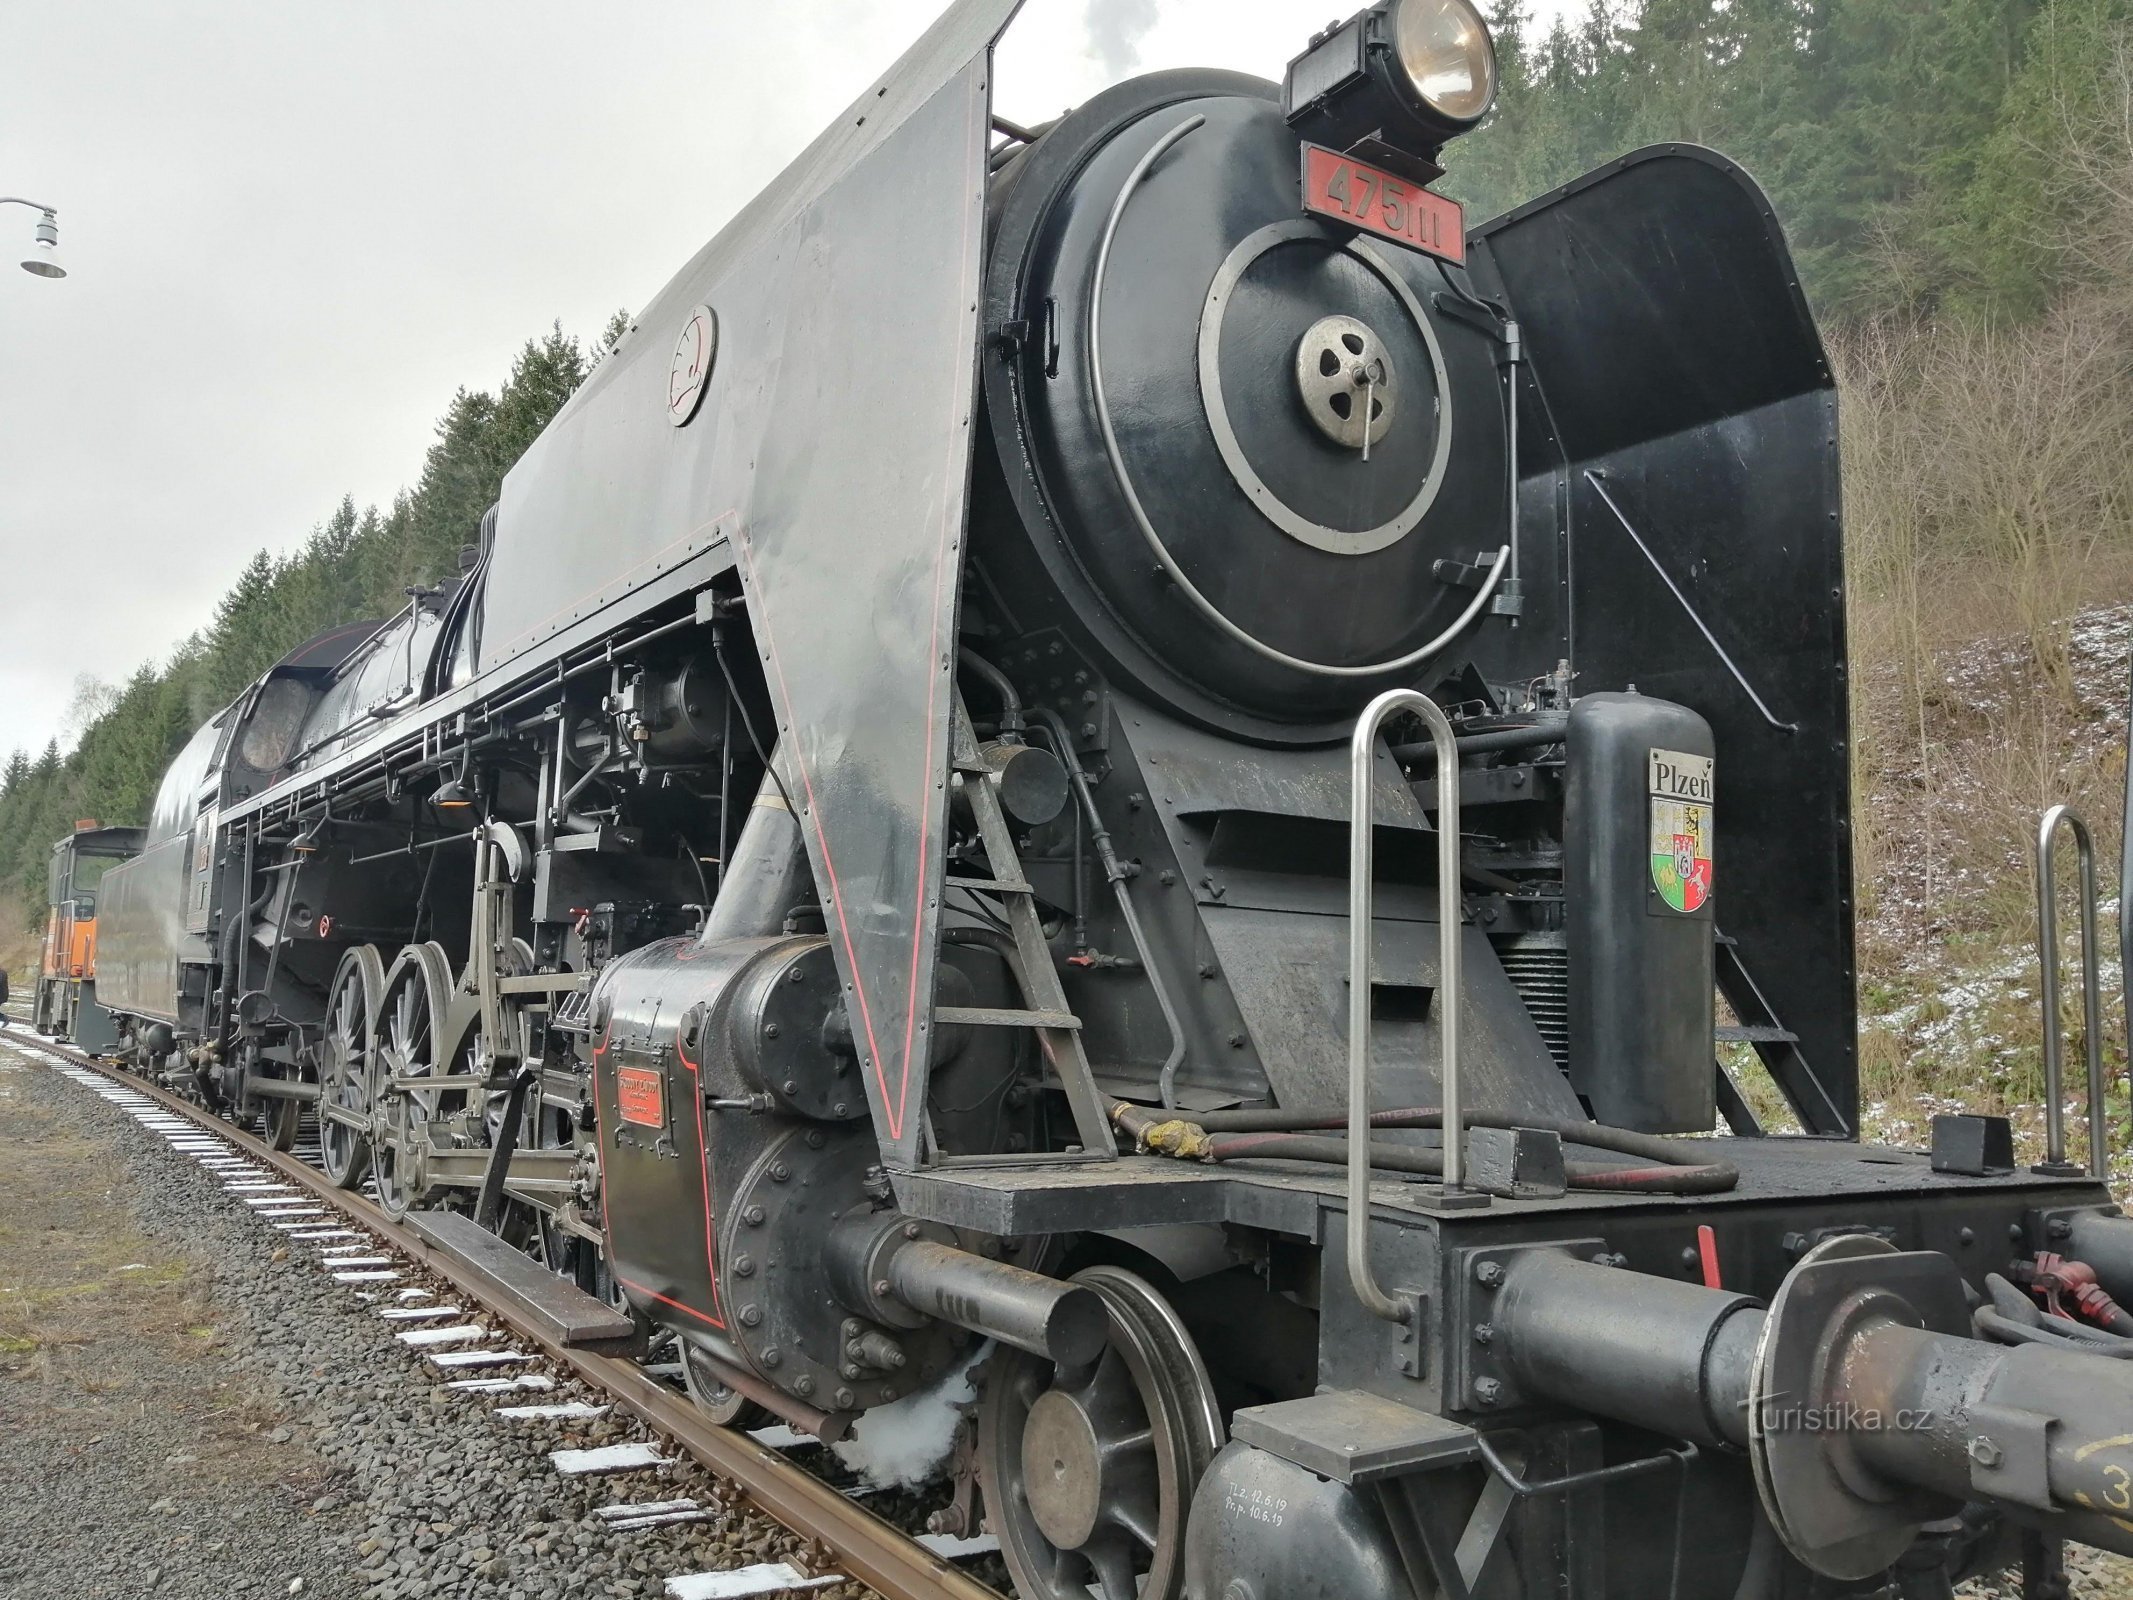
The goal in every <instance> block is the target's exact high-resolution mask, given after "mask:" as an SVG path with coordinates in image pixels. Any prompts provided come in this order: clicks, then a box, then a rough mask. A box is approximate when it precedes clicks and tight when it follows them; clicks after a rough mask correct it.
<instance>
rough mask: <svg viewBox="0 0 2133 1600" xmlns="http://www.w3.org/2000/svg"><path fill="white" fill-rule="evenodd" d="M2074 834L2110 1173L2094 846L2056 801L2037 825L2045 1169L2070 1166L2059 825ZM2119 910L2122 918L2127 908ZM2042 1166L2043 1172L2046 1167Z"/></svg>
mask: <svg viewBox="0 0 2133 1600" xmlns="http://www.w3.org/2000/svg"><path fill="white" fill-rule="evenodd" d="M2061 828H2069V829H2071V830H2072V831H2073V835H2074V852H2075V855H2076V856H2077V857H2078V858H2079V860H2080V863H2081V1023H2082V1032H2083V1039H2082V1050H2083V1054H2084V1056H2085V1057H2086V1065H2087V1067H2088V1075H2089V1172H2090V1174H2091V1175H2092V1176H2094V1177H2098V1178H2108V1177H2109V1176H2110V1171H2111V1169H2110V1161H2109V1148H2108V1147H2109V1138H2108V1133H2109V1128H2108V1124H2107V1121H2106V1118H2105V1111H2104V1079H2103V1018H2102V1010H2103V1001H2102V989H2103V985H2102V981H2101V979H2100V978H2099V977H2098V975H2097V969H2096V845H2095V841H2094V840H2093V839H2091V838H2090V837H2089V825H2088V824H2087V823H2086V822H2084V821H2083V820H2082V817H2081V813H2080V812H2078V811H2076V810H2075V809H2074V808H2073V807H2072V806H2063V805H2061V806H2053V807H2052V808H2051V809H2050V810H2049V811H2047V812H2045V813H2044V816H2043V818H2042V819H2041V820H2040V821H2039V822H2038V823H2037V967H2038V969H2039V971H2040V973H2041V974H2042V982H2041V983H2040V984H2039V986H2038V994H2039V995H2040V996H2041V998H2042V1000H2043V1003H2044V1169H2050V1170H2056V1171H2068V1170H2072V1169H2071V1168H2070V1167H2069V1164H2068V1162H2067V1159H2066V1107H2065V1099H2066V1092H2065V1082H2066V1032H2065V1029H2064V1028H2063V1027H2062V1026H2061V1025H2060V1021H2059V901H2058V893H2057V891H2058V883H2057V881H2056V878H2055V876H2054V873H2053V854H2052V847H2053V846H2054V845H2055V844H2057V843H2058V839H2059V830H2060V829H2061ZM2120 915H2121V916H2123V915H2124V909H2123V908H2122V907H2121V909H2120ZM2040 1170H2043V1169H2040Z"/></svg>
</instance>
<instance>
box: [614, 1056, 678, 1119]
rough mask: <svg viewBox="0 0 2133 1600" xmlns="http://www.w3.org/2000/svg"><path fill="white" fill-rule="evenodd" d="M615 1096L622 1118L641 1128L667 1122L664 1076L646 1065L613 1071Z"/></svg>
mask: <svg viewBox="0 0 2133 1600" xmlns="http://www.w3.org/2000/svg"><path fill="white" fill-rule="evenodd" d="M615 1099H616V1101H617V1103H618V1104H619V1105H620V1106H621V1108H622V1120H623V1121H624V1122H634V1123H636V1124H637V1125H638V1126H639V1127H642V1128H664V1127H665V1126H666V1125H667V1084H666V1079H665V1078H663V1077H662V1076H660V1074H658V1073H657V1072H654V1071H653V1070H651V1069H650V1068H649V1067H623V1068H620V1069H619V1070H618V1071H617V1072H616V1073H615Z"/></svg>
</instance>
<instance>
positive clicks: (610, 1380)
mask: <svg viewBox="0 0 2133 1600" xmlns="http://www.w3.org/2000/svg"><path fill="white" fill-rule="evenodd" d="M0 1042H5V1043H6V1044H8V1045H10V1046H12V1047H13V1048H15V1049H17V1050H19V1051H22V1052H24V1053H27V1054H30V1055H32V1056H36V1057H42V1058H43V1059H44V1060H45V1061H47V1062H48V1063H50V1064H51V1065H53V1066H55V1067H57V1068H59V1069H60V1070H62V1071H67V1072H69V1073H70V1074H71V1075H74V1076H77V1077H78V1078H80V1079H82V1080H83V1081H89V1080H91V1079H93V1080H95V1081H96V1082H100V1083H103V1084H108V1085H112V1086H116V1089H118V1090H122V1091H124V1094H123V1095H122V1097H121V1098H119V1099H118V1100H117V1101H115V1103H117V1104H119V1105H120V1107H121V1109H125V1110H128V1111H131V1112H133V1114H135V1115H136V1117H137V1118H138V1119H140V1120H144V1121H148V1122H150V1125H151V1126H152V1127H155V1126H157V1125H158V1124H160V1127H159V1128H158V1131H162V1132H164V1133H165V1135H166V1137H169V1138H171V1140H172V1142H173V1144H174V1145H177V1146H178V1147H179V1148H180V1149H181V1150H185V1153H187V1154H192V1155H200V1154H203V1152H201V1151H200V1150H199V1149H197V1148H193V1149H189V1150H187V1149H185V1147H186V1146H187V1145H188V1144H190V1143H191V1140H189V1139H181V1138H179V1137H178V1135H177V1132H176V1130H175V1128H174V1127H173V1125H172V1124H170V1123H169V1122H168V1120H167V1119H168V1118H178V1119H182V1121H183V1122H184V1123H187V1124H190V1125H192V1126H193V1127H194V1128H197V1129H198V1130H200V1134H199V1135H195V1136H193V1138H198V1137H201V1136H205V1137H209V1138H212V1139H214V1140H216V1141H219V1142H220V1143H221V1144H223V1145H226V1146H228V1147H230V1149H232V1150H233V1151H235V1152H238V1153H240V1154H241V1157H242V1159H243V1160H244V1161H245V1162H246V1163H247V1164H250V1165H251V1166H253V1167H256V1169H258V1170H259V1171H260V1172H262V1173H271V1174H273V1175H274V1177H276V1178H279V1179H281V1180H284V1181H285V1183H286V1184H287V1185H290V1186H293V1197H292V1200H291V1202H290V1204H291V1208H292V1209H293V1208H294V1199H295V1198H300V1199H301V1200H302V1201H303V1202H305V1204H304V1206H303V1209H304V1210H306V1211H309V1210H313V1209H314V1207H315V1208H316V1211H317V1215H316V1217H315V1218H308V1219H305V1220H307V1221H315V1222H316V1223H318V1224H319V1225H320V1232H321V1233H323V1232H324V1225H325V1224H327V1223H328V1222H330V1220H331V1218H332V1217H333V1215H334V1214H335V1213H338V1215H339V1216H340V1217H341V1218H343V1219H345V1221H346V1222H347V1224H348V1225H349V1227H350V1229H351V1231H353V1230H355V1229H360V1230H361V1235H358V1236H357V1237H358V1239H359V1240H360V1239H361V1236H362V1235H367V1236H368V1237H369V1238H370V1239H371V1240H374V1241H376V1242H377V1248H378V1249H381V1250H382V1249H389V1250H392V1251H395V1252H397V1253H398V1254H399V1256H400V1257H401V1258H402V1259H403V1260H404V1261H405V1262H406V1263H407V1264H408V1265H410V1266H412V1267H415V1268H418V1269H419V1270H421V1271H423V1272H426V1273H429V1274H431V1275H433V1276H435V1277H437V1278H441V1279H443V1280H444V1281H445V1282H446V1283H448V1284H449V1285H450V1286H451V1287H452V1289H453V1291H454V1292H455V1293H456V1294H458V1295H461V1296H464V1297H465V1299H466V1300H467V1301H468V1302H470V1303H471V1304H473V1305H476V1306H479V1307H480V1309H481V1310H482V1311H483V1312H484V1313H486V1314H487V1315H489V1316H490V1317H492V1318H493V1319H494V1320H495V1321H497V1322H498V1323H500V1324H502V1325H503V1326H505V1327H507V1328H509V1329H510V1330H511V1332H512V1334H513V1335H514V1336H515V1337H516V1339H517V1340H518V1341H520V1348H521V1349H522V1350H523V1352H524V1353H525V1354H526V1355H528V1356H536V1355H537V1356H538V1358H539V1359H540V1360H543V1361H545V1362H547V1363H549V1364H550V1365H552V1366H554V1367H556V1368H558V1369H560V1370H561V1371H563V1372H565V1373H567V1374H568V1375H570V1376H571V1377H574V1378H576V1379H578V1380H579V1381H580V1382H582V1383H583V1384H585V1385H586V1386H587V1387H589V1388H591V1389H594V1390H596V1391H598V1392H599V1393H600V1394H601V1395H602V1396H604V1397H605V1398H606V1399H607V1400H608V1401H609V1402H610V1403H611V1404H612V1405H613V1406H614V1407H615V1408H616V1409H617V1410H619V1411H622V1412H626V1413H628V1414H629V1415H631V1416H634V1417H635V1418H636V1419H637V1420H638V1421H639V1422H640V1423H641V1424H642V1425H643V1426H644V1427H645V1428H646V1429H648V1430H649V1431H650V1432H651V1433H653V1434H654V1435H655V1436H656V1437H657V1438H658V1439H660V1440H662V1441H664V1442H665V1443H666V1444H667V1445H669V1446H670V1447H672V1448H673V1449H675V1450H678V1451H680V1452H682V1453H683V1454H685V1455H686V1456H688V1457H689V1458H691V1459H693V1460H694V1461H696V1462H697V1463H699V1464H700V1465H701V1466H703V1467H704V1468H705V1469H706V1470H708V1471H709V1472H711V1473H712V1474H714V1475H715V1476H716V1477H717V1478H719V1479H720V1480H721V1481H723V1482H725V1483H727V1484H730V1485H732V1486H733V1487H734V1488H735V1489H736V1490H737V1491H738V1493H737V1494H736V1495H735V1496H734V1497H732V1502H730V1503H741V1502H744V1503H745V1504H746V1505H748V1506H750V1507H752V1508H753V1509H755V1510H757V1511H760V1512H761V1513H762V1514H764V1515H765V1516H768V1517H769V1518H771V1519H772V1520H774V1521H776V1522H778V1523H780V1524H782V1525H783V1526H784V1527H785V1528H787V1529H789V1530H790V1531H792V1532H793V1533H795V1534H797V1535H798V1536H799V1537H801V1538H802V1539H804V1540H806V1541H807V1543H808V1546H809V1548H810V1551H811V1552H812V1554H811V1556H810V1557H809V1559H808V1560H807V1561H806V1562H805V1563H804V1565H803V1566H799V1567H794V1568H793V1569H792V1570H791V1571H790V1572H789V1573H786V1574H782V1575H781V1574H779V1573H777V1572H774V1571H769V1570H768V1569H766V1570H765V1571H764V1572H763V1573H762V1574H760V1575H759V1576H758V1577H757V1579H756V1580H755V1581H756V1582H757V1584H758V1586H757V1587H738V1586H721V1585H719V1584H718V1583H716V1582H715V1581H704V1582H696V1581H694V1580H699V1579H701V1580H715V1579H718V1578H721V1577H726V1576H728V1575H727V1574H691V1575H684V1576H682V1577H677V1578H675V1579H673V1580H670V1582H669V1585H668V1593H669V1594H670V1595H671V1596H674V1597H676V1600H688V1597H692V1596H697V1595H703V1596H723V1595H736V1596H738V1595H744V1594H759V1593H761V1594H768V1593H778V1592H784V1591H786V1590H790V1589H794V1588H806V1587H816V1586H819V1585H821V1584H824V1583H829V1582H836V1581H841V1580H845V1579H856V1580H858V1581H859V1582H862V1583H864V1584H866V1585H867V1586H868V1587H869V1588H871V1589H873V1590H875V1591H876V1592H878V1593H880V1594H882V1595H884V1596H886V1597H888V1600H1002V1597H1001V1595H1000V1593H999V1591H998V1590H995V1589H993V1588H991V1587H990V1586H988V1585H986V1584H985V1583H982V1582H980V1581H979V1580H978V1579H977V1578H976V1577H974V1576H973V1575H971V1574H970V1573H968V1572H966V1571H964V1570H962V1569H961V1568H960V1567H958V1566H957V1565H956V1564H955V1562H954V1560H952V1559H951V1558H950V1556H951V1553H952V1554H953V1555H956V1556H966V1557H967V1556H969V1555H972V1554H977V1553H981V1552H982V1551H984V1550H986V1549H989V1548H990V1547H991V1541H990V1540H969V1539H955V1538H949V1537H944V1536H940V1535H917V1534H913V1533H910V1532H906V1531H905V1530H903V1529H901V1528H898V1527H897V1526H895V1525H894V1524H893V1523H891V1522H889V1521H888V1520H886V1519H884V1518H883V1517H880V1516H878V1515H876V1514H875V1513H874V1512H873V1511H872V1510H870V1509H869V1508H868V1507H866V1506H865V1505H862V1504H860V1503H858V1502H857V1501H855V1500H853V1499H851V1498H848V1497H847V1494H846V1492H844V1491H843V1490H840V1489H839V1488H838V1487H836V1486H835V1485H833V1484H831V1483H829V1482H827V1481H825V1480H824V1479H823V1478H821V1477H818V1476H816V1475H815V1474H814V1473H812V1472H809V1471H808V1470H807V1469H806V1468H805V1467H803V1466H801V1465H799V1464H798V1463H796V1462H794V1461H792V1460H789V1459H788V1458H787V1457H786V1456H785V1455H784V1454H783V1453H782V1452H781V1450H780V1449H778V1448H775V1447H773V1446H772V1445H771V1444H767V1443H765V1442H763V1441H762V1440H761V1439H759V1438H757V1437H755V1436H754V1435H752V1434H750V1433H746V1432H742V1431H740V1430H738V1429H733V1428H726V1427H721V1426H719V1425H718V1424H716V1423H713V1422H711V1421H710V1420H709V1419H707V1418H706V1417H705V1416H704V1415H703V1414H702V1413H701V1412H700V1411H699V1410H698V1409H697V1408H696V1406H695V1404H694V1402H692V1401H691V1400H690V1399H689V1398H688V1396H687V1395H686V1394H685V1393H681V1392H679V1391H677V1390H675V1389H673V1388H671V1387H669V1386H668V1385H667V1384H666V1383H664V1382H662V1381H661V1380H660V1379H659V1378H658V1377H657V1376H654V1375H653V1374H652V1373H651V1372H649V1371H647V1370H646V1368H645V1367H644V1366H643V1365H641V1364H640V1363H639V1362H637V1361H635V1360H633V1359H630V1358H629V1357H626V1356H621V1355H611V1354H604V1353H600V1352H597V1351H592V1350H586V1349H581V1348H576V1347H573V1346H570V1345H566V1344H564V1343H561V1342H559V1341H558V1340H557V1339H555V1338H554V1337H552V1336H551V1335H550V1333H549V1332H548V1331H546V1330H545V1329H544V1328H543V1327H542V1326H541V1325H540V1323H539V1321H538V1320H537V1319H535V1318H534V1317H531V1316H528V1315H526V1314H525V1313H524V1312H523V1310H522V1309H521V1308H520V1306H519V1305H518V1304H517V1303H516V1302H514V1301H513V1300H511V1299H509V1298H507V1297H505V1296H503V1295H500V1294H498V1293H497V1292H495V1290H494V1289H493V1287H492V1283H491V1280H490V1279H489V1278H488V1277H487V1276H486V1275H485V1274H483V1273H481V1272H479V1271H477V1270H475V1269H473V1268H472V1267H470V1266H469V1265H468V1263H466V1262H465V1261H464V1260H462V1259H461V1258H459V1257H458V1256H456V1255H455V1254H453V1253H452V1252H451V1251H449V1250H446V1249H444V1248H441V1247H440V1246H439V1245H438V1244H437V1243H436V1242H434V1241H432V1240H430V1239H428V1238H425V1237H424V1236H423V1235H422V1234H420V1233H418V1232H416V1231H415V1230H414V1229H413V1228H411V1227H408V1226H405V1225H403V1224H400V1223H396V1222H394V1221H393V1220H392V1219H391V1218H390V1217H388V1216H387V1215H386V1214H385V1212H384V1211H383V1210H382V1209H381V1208H380V1207H379V1206H377V1205H376V1204H375V1203H373V1202H372V1201H371V1200H370V1199H369V1198H368V1197H367V1196H365V1195H363V1194H358V1193H352V1192H350V1191H347V1190H343V1189H340V1188H338V1187H336V1186H335V1185H334V1184H333V1183H332V1182H330V1181H329V1180H328V1179H327V1177H326V1176H325V1174H324V1172H323V1171H322V1170H321V1169H320V1168H319V1167H318V1166H315V1165H313V1164H312V1163H311V1162H310V1161H306V1160H304V1159H300V1158H299V1156H298V1155H296V1154H284V1153H283V1152H280V1151H277V1150H275V1149H274V1148H272V1147H271V1146H270V1145H269V1144H267V1143H266V1142H265V1141H263V1140H261V1139H259V1138H257V1137H256V1136H254V1135H253V1134H252V1133H250V1132H249V1131H247V1130H245V1129H242V1128H239V1127H237V1126H235V1125H234V1124H232V1123H230V1122H228V1121H226V1120H225V1119H223V1118H221V1117H219V1116H216V1115H215V1114H213V1113H212V1112H209V1111H207V1110H204V1109H203V1108H201V1107H200V1106H197V1105H195V1104H193V1103H192V1102H191V1101H188V1100H185V1099H183V1098H182V1097H180V1096H178V1095H175V1094H172V1093H170V1092H169V1091H167V1090H165V1089H163V1088H161V1087H160V1086H158V1085H155V1084H152V1083H149V1082H148V1081H146V1080H145V1079H142V1078H139V1077H136V1076H134V1075H133V1074H131V1073H127V1072H123V1071H121V1070H119V1069H118V1068H116V1067H113V1066H111V1065H109V1064H108V1063H105V1062H103V1061H100V1060H98V1059H97V1058H95V1057H93V1056H89V1055H85V1054H83V1053H82V1052H80V1051H78V1050H75V1049H72V1048H71V1047H69V1046H66V1045H62V1044H58V1043H55V1042H54V1041H52V1040H50V1039H47V1038H43V1037H41V1036H38V1035H35V1034H32V1033H30V1032H29V1031H28V1030H26V1029H23V1028H19V1027H10V1028H7V1029H5V1031H4V1032H0ZM106 1098H107V1099H109V1098H112V1096H111V1095H108V1094H107V1095H106ZM129 1102H130V1103H129ZM151 1107H152V1108H153V1109H154V1112H156V1113H161V1115H159V1116H152V1115H151V1114H150V1113H149V1111H148V1110H147V1109H146V1108H151ZM305 1127H306V1129H307V1130H308V1129H309V1128H310V1124H309V1123H308V1122H307V1123H306V1124H305ZM314 1148H315V1146H314ZM238 1198H240V1199H241V1198H244V1197H243V1196H242V1195H239V1196H238ZM255 1198H256V1197H255ZM329 1208H330V1209H329ZM364 1250H365V1254H364V1255H363V1256H362V1257H357V1258H353V1259H349V1260H345V1261H344V1262H343V1265H344V1266H345V1267H347V1268H348V1269H349V1270H350V1271H351V1272H353V1273H355V1274H358V1275H360V1274H361V1273H363V1272H365V1271H369V1270H376V1268H375V1262H374V1260H373V1259H372V1257H371V1254H370V1251H371V1247H370V1246H368V1245H365V1246H364ZM358 1260H360V1261H363V1262H364V1263H366V1264H365V1265H363V1266H358V1265H356V1262H357V1261H358ZM351 1281H353V1280H351ZM378 1281H381V1282H382V1281H386V1278H385V1277H384V1276H382V1275H381V1277H380V1278H379V1280H378ZM503 1387H506V1388H508V1387H509V1385H508V1384H504V1385H503ZM520 1398H524V1397H523V1396H521V1397H520ZM758 1431H759V1432H761V1433H764V1434H765V1435H768V1436H775V1435H776V1434H777V1433H779V1432H780V1431H782V1430H758ZM639 1509H641V1510H642V1511H644V1512H645V1514H646V1515H648V1516H657V1515H660V1514H661V1508H660V1507H658V1506H648V1507H643V1508H639ZM670 1514H679V1513H670ZM731 1576H733V1577H735V1578H739V1577H740V1576H741V1574H739V1573H735V1574H732V1575H731ZM781 1576H782V1577H783V1579H784V1581H782V1582H781V1581H779V1579H780V1578H781Z"/></svg>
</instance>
